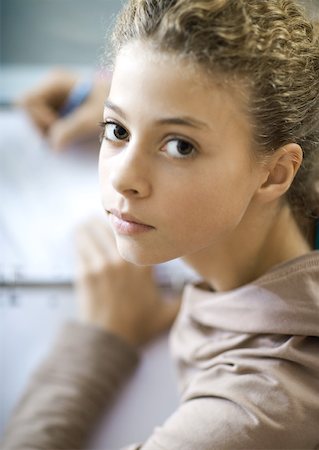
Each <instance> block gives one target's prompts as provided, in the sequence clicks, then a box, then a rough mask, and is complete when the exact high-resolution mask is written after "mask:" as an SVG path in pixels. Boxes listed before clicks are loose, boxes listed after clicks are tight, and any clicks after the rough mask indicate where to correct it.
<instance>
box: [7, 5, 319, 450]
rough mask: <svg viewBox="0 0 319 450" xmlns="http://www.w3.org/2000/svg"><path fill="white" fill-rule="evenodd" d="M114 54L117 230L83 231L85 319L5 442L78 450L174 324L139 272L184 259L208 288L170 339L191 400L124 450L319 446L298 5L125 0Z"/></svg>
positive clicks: (307, 111) (304, 36)
mask: <svg viewBox="0 0 319 450" xmlns="http://www.w3.org/2000/svg"><path fill="white" fill-rule="evenodd" d="M113 43H114V47H115V65H114V73H113V79H112V84H111V89H110V93H109V96H108V98H107V100H106V103H105V111H104V122H103V129H104V131H103V139H102V145H101V154H100V165H99V169H100V181H101V192H102V201H103V206H104V209H105V211H106V213H107V216H108V218H109V221H110V225H111V230H112V231H109V230H108V229H107V228H106V227H105V226H103V227H102V226H101V224H93V225H92V227H91V228H90V230H89V231H87V232H85V233H83V235H82V238H81V242H80V256H81V258H80V259H81V260H80V262H81V274H80V280H79V295H80V300H81V305H82V313H83V317H84V318H85V320H86V321H87V322H88V323H87V324H80V323H70V324H68V325H66V326H65V328H64V329H63V330H62V331H61V334H60V336H59V339H58V341H57V343H56V346H55V348H54V349H53V350H52V352H51V354H50V355H49V357H48V359H47V360H46V361H45V362H44V363H43V364H42V366H41V367H40V368H39V370H38V371H37V373H36V374H35V375H34V377H33V379H32V380H31V383H30V385H29V387H28V390H27V392H26V393H25V395H24V397H23V398H22V400H21V402H20V404H19V405H18V407H17V409H16V411H15V414H14V416H13V417H12V420H11V422H10V424H9V426H8V429H7V433H6V436H5V439H4V443H3V447H2V448H4V449H13V448H14V449H27V448H30V449H31V448H32V449H35V448H36V449H62V448H63V449H66V448H68V449H76V448H79V447H81V446H83V445H84V443H85V439H86V437H87V435H88V433H89V430H90V428H91V426H92V424H93V423H94V421H95V420H96V418H97V416H98V414H99V412H100V411H101V410H102V409H103V408H104V406H105V404H106V403H107V402H108V401H109V400H110V397H111V395H112V393H113V392H114V390H116V389H117V388H118V386H119V385H120V382H121V380H122V379H123V378H124V376H126V375H127V373H128V372H129V371H130V369H132V368H133V367H134V366H135V364H136V360H137V356H136V350H135V348H136V347H137V346H138V345H140V344H143V343H145V342H147V341H148V340H149V339H151V338H152V337H153V336H154V335H155V334H156V333H157V332H158V331H160V330H162V329H163V328H165V327H166V326H167V325H168V324H169V323H170V322H171V320H172V319H173V318H174V316H175V312H176V306H175V303H165V302H163V301H162V300H161V298H160V294H159V292H158V290H157V288H156V286H155V284H154V283H153V280H152V275H151V270H150V269H149V268H148V267H145V266H150V265H152V264H156V263H160V262H164V261H167V260H170V259H173V258H176V257H183V258H184V260H185V261H186V262H187V263H189V264H190V265H191V266H192V267H193V268H194V269H195V270H196V271H197V272H198V273H199V274H200V275H201V276H202V278H203V283H201V284H199V285H196V286H193V285H189V286H188V287H187V288H186V290H185V293H184V297H183V302H182V307H181V309H180V312H179V315H178V317H177V319H176V321H175V324H174V326H173V329H172V333H171V346H172V353H173V356H174V358H175V359H176V363H177V368H178V373H179V377H180V390H181V403H180V406H179V408H178V409H177V410H176V412H175V413H174V414H173V415H172V416H171V417H169V418H168V419H167V421H166V422H165V423H164V424H163V425H162V426H160V427H159V428H156V429H155V430H154V431H153V433H152V434H151V436H150V438H149V439H148V440H147V442H146V443H144V444H140V445H133V446H131V447H129V448H130V449H138V448H141V449H143V450H159V449H167V450H177V449H183V450H195V449H196V450H208V449H209V450H210V449H217V450H234V449H254V450H255V449H285V450H286V449H315V448H319V431H318V423H319V252H317V251H313V248H314V243H315V219H316V218H317V217H318V196H317V194H318V185H316V182H315V180H318V179H319V178H318V171H317V172H316V170H317V168H316V163H315V161H316V160H318V159H319V158H318V145H319V134H318V130H319V124H318V118H319V116H318V113H319V40H318V37H317V35H316V34H315V32H314V29H313V26H312V25H311V23H310V22H309V21H308V20H307V19H306V18H305V16H304V15H303V13H302V11H301V10H300V9H299V7H298V6H297V5H296V3H295V2H294V1H293V0H267V1H261V0H161V1H157V2H156V1H153V0H131V1H130V2H129V3H128V5H127V6H126V8H125V9H124V11H123V13H122V14H121V16H120V17H119V19H118V22H117V26H116V29H115V33H114V38H113ZM316 188H317V190H316ZM114 237H115V240H114ZM115 242H116V244H115ZM131 263H133V264H131ZM138 413H139V414H142V412H141V411H139V412H138Z"/></svg>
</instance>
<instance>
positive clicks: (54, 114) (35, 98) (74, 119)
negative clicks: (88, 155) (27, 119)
mask: <svg viewBox="0 0 319 450" xmlns="http://www.w3.org/2000/svg"><path fill="white" fill-rule="evenodd" d="M78 81H79V76H77V75H75V74H73V73H71V72H68V71H64V70H56V71H54V72H52V73H51V74H50V75H49V76H48V78H47V79H45V80H44V81H43V83H42V84H41V85H40V86H38V87H37V88H36V89H34V90H33V91H31V92H29V93H27V94H26V95H25V96H24V97H23V98H21V99H20V100H19V101H18V105H20V106H22V107H24V108H25V109H26V110H27V111H28V113H29V114H30V116H31V118H32V120H33V121H34V123H35V124H36V126H37V127H38V128H39V130H40V131H41V132H42V133H43V134H44V135H45V136H46V137H47V138H48V141H49V143H50V145H51V146H52V147H53V148H54V149H57V150H59V149H62V148H65V147H67V146H69V145H71V144H73V143H75V142H79V141H81V140H83V139H87V138H91V137H95V138H97V137H98V135H99V127H98V122H99V121H101V120H102V117H103V104H104V101H105V98H106V97H107V94H108V90H109V85H110V77H107V76H106V77H103V78H102V77H98V76H96V77H94V79H92V89H91V91H90V94H89V95H88V97H87V98H86V100H85V101H84V102H83V103H82V104H81V105H80V106H78V107H77V108H76V109H74V111H72V112H70V114H68V115H65V116H63V117H61V115H60V111H61V109H62V108H63V106H64V105H65V103H66V102H67V99H68V96H69V94H70V92H71V90H72V88H73V87H74V86H75V84H76V83H77V82H78Z"/></svg>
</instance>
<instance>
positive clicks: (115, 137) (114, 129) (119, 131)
mask: <svg viewBox="0 0 319 450" xmlns="http://www.w3.org/2000/svg"><path fill="white" fill-rule="evenodd" d="M103 128H104V133H103V137H104V138H105V139H106V140H107V141H112V142H117V141H126V140H127V139H128V136H129V134H128V132H127V130H126V129H125V128H124V127H122V126H121V125H119V124H118V123H115V122H104V123H103Z"/></svg>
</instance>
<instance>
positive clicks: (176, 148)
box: [165, 139, 196, 159]
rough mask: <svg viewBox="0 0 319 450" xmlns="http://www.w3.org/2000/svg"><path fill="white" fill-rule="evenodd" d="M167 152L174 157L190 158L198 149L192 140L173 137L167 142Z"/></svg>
mask: <svg viewBox="0 0 319 450" xmlns="http://www.w3.org/2000/svg"><path fill="white" fill-rule="evenodd" d="M165 147H166V152H167V153H168V154H169V156H171V157H172V158H180V159H182V158H190V157H192V156H194V155H195V152H196V149H195V147H194V146H193V144H191V143H190V142H187V141H184V140H183V139H172V140H170V141H169V142H168V143H167V144H166V146H165Z"/></svg>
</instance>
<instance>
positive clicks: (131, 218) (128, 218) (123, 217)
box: [106, 208, 154, 228]
mask: <svg viewBox="0 0 319 450" xmlns="http://www.w3.org/2000/svg"><path fill="white" fill-rule="evenodd" d="M106 211H107V212H108V213H111V214H113V216H115V217H117V218H118V219H121V220H125V221H126V222H132V223H137V224H139V225H146V226H148V227H150V226H152V225H148V224H147V223H144V222H142V221H141V220H139V219H137V218H136V217H135V216H133V215H132V214H128V213H124V212H121V211H119V210H118V209H113V208H111V209H107V210H106ZM153 228H154V227H153Z"/></svg>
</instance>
